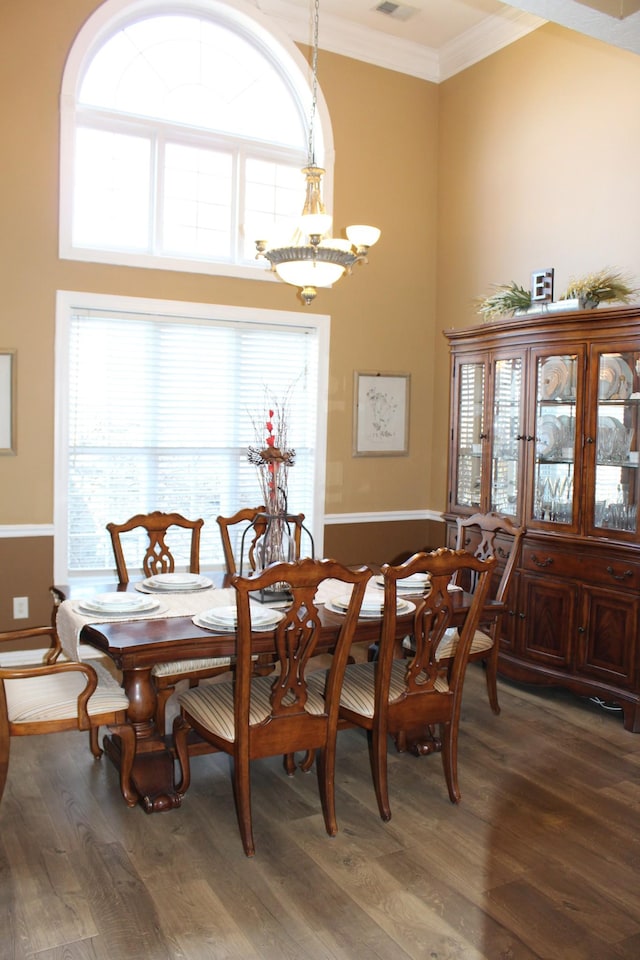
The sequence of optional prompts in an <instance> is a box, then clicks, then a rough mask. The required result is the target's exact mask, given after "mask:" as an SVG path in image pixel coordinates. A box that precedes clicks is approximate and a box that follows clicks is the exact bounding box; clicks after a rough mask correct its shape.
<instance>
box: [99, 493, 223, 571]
mask: <svg viewBox="0 0 640 960" xmlns="http://www.w3.org/2000/svg"><path fill="white" fill-rule="evenodd" d="M203 524H204V520H187V519H186V517H183V516H182V515H181V514H180V513H163V512H162V511H161V510H154V511H153V513H137V514H136V515H135V516H134V517H131V518H130V519H129V520H127V521H126V522H125V523H108V524H107V530H108V531H109V534H110V536H111V545H112V547H113V555H114V558H115V561H116V573H117V576H118V580H119V582H120V583H128V582H129V572H128V570H127V564H126V561H125V558H124V551H123V548H122V542H121V539H120V537H121V535H122V534H126V533H129V532H130V531H131V530H136V529H138V528H141V527H142V528H144V529H145V530H146V532H147V536H148V545H147V549H146V551H145V554H144V557H143V558H142V571H143V573H144V575H145V577H151V576H154V575H155V574H158V573H173V572H174V570H175V559H174V556H173V554H172V553H171V550H170V549H169V546H168V544H167V542H166V539H165V537H166V534H167V531H168V530H169V528H170V527H181V528H183V529H185V530H190V531H191V545H190V552H189V573H200V531H201V529H202V526H203Z"/></svg>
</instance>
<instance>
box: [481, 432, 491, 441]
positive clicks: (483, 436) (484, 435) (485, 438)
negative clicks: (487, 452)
mask: <svg viewBox="0 0 640 960" xmlns="http://www.w3.org/2000/svg"><path fill="white" fill-rule="evenodd" d="M480 439H481V440H488V439H489V434H488V433H481V434H480Z"/></svg>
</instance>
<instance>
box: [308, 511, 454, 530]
mask: <svg viewBox="0 0 640 960" xmlns="http://www.w3.org/2000/svg"><path fill="white" fill-rule="evenodd" d="M405 520H440V521H442V520H443V516H442V513H441V512H440V511H439V510H377V511H372V512H370V513H326V514H325V517H324V522H325V526H327V527H328V526H332V525H336V524H340V523H344V524H346V523H389V522H392V523H401V522H403V521H405Z"/></svg>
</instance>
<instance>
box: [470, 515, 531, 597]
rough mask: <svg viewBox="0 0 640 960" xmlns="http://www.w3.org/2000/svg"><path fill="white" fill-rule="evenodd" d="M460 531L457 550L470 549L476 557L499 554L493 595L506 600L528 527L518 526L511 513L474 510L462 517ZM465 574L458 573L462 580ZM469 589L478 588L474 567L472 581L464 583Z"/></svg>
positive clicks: (483, 558) (482, 557)
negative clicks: (512, 519) (507, 514)
mask: <svg viewBox="0 0 640 960" xmlns="http://www.w3.org/2000/svg"><path fill="white" fill-rule="evenodd" d="M457 525H458V531H457V540H456V549H457V550H468V551H470V552H471V553H473V555H474V556H475V557H479V558H480V559H481V560H486V559H487V558H488V557H496V559H497V560H498V565H497V567H496V570H495V572H494V581H495V580H497V582H494V583H493V584H492V586H491V588H490V591H489V595H490V596H491V598H492V599H494V600H498V601H499V602H500V603H504V602H505V601H506V599H507V596H508V594H509V589H510V587H511V583H512V580H513V575H514V573H515V572H516V567H517V565H518V561H519V559H520V551H521V548H522V538H523V536H524V532H525V531H524V527H517V526H516V525H515V524H514V523H513V522H512V521H511V520H510V519H509V517H505V516H503V515H502V514H500V513H495V512H491V513H474V514H473V515H472V516H470V517H458V519H457ZM462 579H463V574H462V572H460V574H459V575H458V578H457V580H458V582H461V581H462ZM461 585H463V586H465V587H466V589H469V590H471V592H473V590H474V589H475V580H474V576H473V573H472V572H471V571H470V572H469V575H468V582H467V583H465V584H461Z"/></svg>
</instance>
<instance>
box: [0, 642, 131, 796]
mask: <svg viewBox="0 0 640 960" xmlns="http://www.w3.org/2000/svg"><path fill="white" fill-rule="evenodd" d="M45 638H48V641H49V643H48V648H49V650H50V651H51V655H52V656H54V655H57V654H55V651H56V650H57V649H58V650H59V640H58V637H57V634H56V630H55V627H53V626H46V627H28V628H26V629H23V630H10V631H4V632H2V633H0V801H1V800H2V795H3V793H4V788H5V784H6V781H7V773H8V770H9V753H10V742H11V738H12V737H25V736H33V735H38V734H44V733H60V732H62V731H64V730H88V731H89V743H90V747H91V752H92V753H93V756H94V757H95V758H96V759H99V758H100V757H101V756H102V750H101V748H100V746H99V743H98V732H99V728H100V727H101V726H107V727H109V728H110V729H111V730H112V731H113V732H114V733H116V734H117V735H118V737H119V738H120V743H121V750H122V762H121V767H120V787H121V789H122V793H123V796H124V797H125V800H126V801H127V803H128V804H129V805H130V806H134V805H135V803H136V797H135V795H134V794H133V792H132V790H131V787H130V776H131V768H132V765H133V759H134V755H135V750H136V745H135V733H134V729H133V727H132V726H131V724H130V723H129V722H128V721H127V708H128V706H129V701H128V699H127V697H126V695H125V693H124V692H123V690H122V688H121V687H120V686H119V684H118V683H117V682H116V681H115V680H114V679H113V677H111V676H110V674H109V673H108V671H107V670H105V669H104V668H103V667H101V665H100V664H94V665H91V664H88V663H79V662H77V661H70V660H63V661H60V660H53V661H52V662H48V663H41V664H36V663H33V662H29V656H30V653H31V651H29V650H28V649H27V650H25V659H26V662H23V663H22V664H19V663H18V660H19V652H17V651H15V650H14V651H13V652H12V653H11V655H9V656H7V655H6V653H4V652H3V645H5V644H7V645H8V644H11V645H12V646H15V645H16V644H17V643H22V642H24V641H32V640H37V641H42V640H44V639H45Z"/></svg>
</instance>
